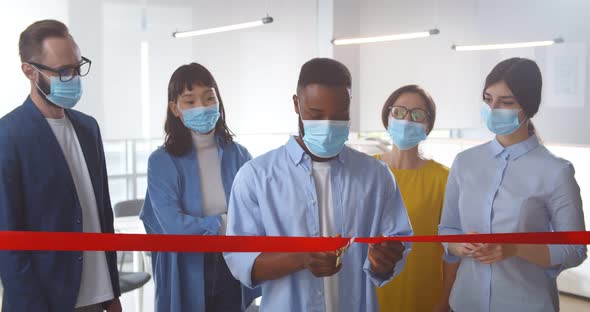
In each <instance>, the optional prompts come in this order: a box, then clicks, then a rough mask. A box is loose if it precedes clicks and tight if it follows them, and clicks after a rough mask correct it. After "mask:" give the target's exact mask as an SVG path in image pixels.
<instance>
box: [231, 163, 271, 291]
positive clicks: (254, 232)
mask: <svg viewBox="0 0 590 312" xmlns="http://www.w3.org/2000/svg"><path fill="white" fill-rule="evenodd" d="M256 195H257V184H256V177H255V173H254V170H253V168H252V166H251V165H250V164H249V163H246V164H245V165H244V166H243V167H242V168H241V169H240V171H239V172H238V174H237V175H236V177H235V179H234V183H233V186H232V191H231V195H230V199H229V207H228V213H227V234H226V235H228V236H265V235H266V234H265V231H264V227H263V224H262V218H261V214H260V207H259V205H258V200H257V196H256ZM223 255H224V258H225V261H226V263H227V266H228V267H229V269H230V271H231V272H232V274H233V276H234V277H235V278H236V279H237V280H239V281H240V282H241V283H242V284H244V285H245V286H247V287H250V288H254V287H256V286H257V285H254V283H253V282H252V267H253V266H254V261H255V260H256V258H257V257H258V256H259V255H260V252H226V253H224V254H223Z"/></svg>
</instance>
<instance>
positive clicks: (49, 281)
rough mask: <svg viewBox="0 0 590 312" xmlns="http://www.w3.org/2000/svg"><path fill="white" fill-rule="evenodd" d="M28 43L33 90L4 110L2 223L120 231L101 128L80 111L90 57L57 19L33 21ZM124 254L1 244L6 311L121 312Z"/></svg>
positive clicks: (25, 59)
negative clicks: (76, 108) (5, 247)
mask: <svg viewBox="0 0 590 312" xmlns="http://www.w3.org/2000/svg"><path fill="white" fill-rule="evenodd" d="M19 52H20V57H21V61H22V66H21V68H22V71H23V73H24V74H25V76H26V77H27V78H28V79H29V80H30V82H31V92H30V96H29V97H28V98H27V99H26V100H25V102H24V104H23V105H22V106H20V107H18V108H16V109H15V110H14V111H12V112H10V113H8V114H7V115H6V116H4V117H3V118H2V119H0V230H2V231H57V232H102V233H113V231H114V230H113V213H112V209H111V202H110V199H109V190H108V183H107V172H106V165H105V157H104V151H103V146H102V141H101V137H100V130H99V127H98V124H97V122H96V120H94V118H92V117H90V116H87V115H85V114H82V113H80V112H77V111H74V110H72V107H74V106H75V105H76V103H77V102H78V100H79V99H80V97H81V95H82V87H81V80H80V77H81V76H85V75H86V74H88V72H89V70H90V64H91V62H90V60H88V59H86V58H84V57H82V56H81V54H80V50H79V48H78V46H77V44H76V42H75V41H74V39H73V38H72V36H71V35H70V33H69V31H68V29H67V27H66V26H65V25H64V24H62V23H61V22H58V21H54V20H44V21H39V22H36V23H34V24H32V25H30V26H29V27H28V28H27V29H25V31H23V32H22V34H21V36H20V41H19ZM23 244H26V242H23ZM116 261H117V260H116V254H115V253H114V252H97V251H84V252H83V251H74V252H63V251H62V252H59V251H0V276H1V278H2V283H3V285H4V296H3V303H2V311H18V312H25V311H34V312H44V311H47V312H53V311H55V312H62V311H76V312H92V311H104V310H105V309H106V310H107V311H109V312H111V311H121V304H120V301H119V296H120V289H119V276H118V273H117V264H116Z"/></svg>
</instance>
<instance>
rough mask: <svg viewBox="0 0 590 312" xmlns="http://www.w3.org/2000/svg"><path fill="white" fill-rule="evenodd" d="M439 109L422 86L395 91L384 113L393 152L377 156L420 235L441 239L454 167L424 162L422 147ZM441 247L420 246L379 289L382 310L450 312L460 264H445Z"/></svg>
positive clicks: (415, 248) (416, 231)
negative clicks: (439, 233)
mask: <svg viewBox="0 0 590 312" xmlns="http://www.w3.org/2000/svg"><path fill="white" fill-rule="evenodd" d="M435 119H436V106H435V104H434V101H433V100H432V98H431V97H430V95H429V94H428V93H427V92H426V91H425V90H424V89H422V88H421V87H419V86H417V85H408V86H404V87H401V88H399V89H397V90H396V91H395V92H393V93H392V94H391V95H390V96H389V98H388V99H387V101H385V105H383V110H382V112H381V120H382V122H383V126H384V127H385V128H386V129H387V132H388V133H389V135H390V137H391V140H392V141H393V148H392V149H391V151H388V152H386V153H384V154H383V155H377V156H376V158H378V159H381V160H382V161H384V162H385V163H386V164H387V165H389V168H390V169H391V171H392V172H393V174H394V176H395V180H396V181H397V183H398V185H399V189H400V192H401V194H402V197H403V199H404V203H405V204H406V209H407V211H408V216H409V217H410V222H411V223H412V228H413V229H414V233H415V235H436V233H437V226H438V224H439V221H440V215H441V210H442V206H443V198H444V192H445V185H446V182H447V176H448V173H449V169H448V168H446V167H445V166H443V165H441V164H439V163H437V162H435V161H434V160H429V159H425V158H424V157H423V156H422V155H421V153H420V150H419V148H418V146H419V143H420V142H421V141H423V140H425V139H426V137H427V135H428V134H429V133H430V131H431V130H432V128H433V127H434V121H435ZM442 257H443V250H442V246H440V244H415V245H414V246H412V252H411V253H410V254H409V255H408V259H407V262H406V266H405V268H404V270H403V272H401V273H400V275H399V276H397V277H396V278H395V279H394V280H392V281H391V282H390V283H389V284H387V285H385V286H384V287H382V288H378V289H377V296H378V299H379V307H380V309H381V311H449V305H448V297H449V294H450V290H451V287H452V285H453V280H454V276H455V272H456V270H457V265H456V264H448V263H443V260H442Z"/></svg>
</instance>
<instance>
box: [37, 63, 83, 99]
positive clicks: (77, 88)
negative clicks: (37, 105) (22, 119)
mask: <svg viewBox="0 0 590 312" xmlns="http://www.w3.org/2000/svg"><path fill="white" fill-rule="evenodd" d="M35 69H37V68H35ZM37 71H38V72H39V73H41V75H43V76H45V77H47V78H49V81H50V85H49V94H46V93H45V92H44V91H43V90H42V89H41V88H40V87H39V85H38V84H37V83H35V85H36V86H37V89H39V91H41V93H43V95H45V98H46V99H47V100H48V101H49V102H51V103H53V104H55V105H57V106H59V107H62V108H73V107H74V106H76V104H77V103H78V101H79V100H80V98H81V97H82V81H81V80H80V76H74V77H73V78H72V77H71V76H68V77H66V76H64V77H63V79H64V80H67V79H70V78H72V79H71V80H69V81H65V82H64V81H61V80H60V78H59V77H58V76H51V77H49V76H47V75H45V74H43V73H42V72H41V71H40V70H38V69H37Z"/></svg>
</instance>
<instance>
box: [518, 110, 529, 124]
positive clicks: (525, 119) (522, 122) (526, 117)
mask: <svg viewBox="0 0 590 312" xmlns="http://www.w3.org/2000/svg"><path fill="white" fill-rule="evenodd" d="M520 111H521V112H522V113H523V114H524V119H523V120H522V121H521V122H519V123H518V129H520V127H522V126H523V125H524V124H525V123H526V122H527V121H529V120H530V118H529V116H527V115H526V112H525V111H524V110H523V109H522V108H521V109H520Z"/></svg>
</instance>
